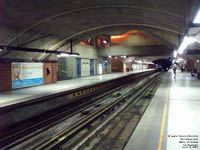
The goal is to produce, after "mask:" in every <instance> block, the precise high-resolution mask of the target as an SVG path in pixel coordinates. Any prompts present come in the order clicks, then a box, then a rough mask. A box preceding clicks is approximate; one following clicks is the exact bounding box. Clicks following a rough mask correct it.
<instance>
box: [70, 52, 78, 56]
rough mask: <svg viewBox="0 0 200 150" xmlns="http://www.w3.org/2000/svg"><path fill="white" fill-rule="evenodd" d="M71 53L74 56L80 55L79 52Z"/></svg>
mask: <svg viewBox="0 0 200 150" xmlns="http://www.w3.org/2000/svg"><path fill="white" fill-rule="evenodd" d="M69 55H70V56H74V57H77V56H79V54H78V53H70V54H69Z"/></svg>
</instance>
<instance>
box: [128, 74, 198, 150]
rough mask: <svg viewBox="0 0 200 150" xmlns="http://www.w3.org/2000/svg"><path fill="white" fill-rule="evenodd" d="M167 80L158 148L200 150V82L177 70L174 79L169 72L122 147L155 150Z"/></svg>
mask: <svg viewBox="0 0 200 150" xmlns="http://www.w3.org/2000/svg"><path fill="white" fill-rule="evenodd" d="M168 81H170V91H169V94H168V110H167V113H166V121H165V128H164V134H163V142H162V147H161V149H162V150H185V149H186V150H187V149H188V150H189V149H192V150H199V149H200V145H199V143H200V138H199V137H200V130H199V126H200V118H199V114H200V92H199V87H200V81H199V80H197V79H196V78H195V77H191V75H190V74H189V73H181V72H177V76H176V78H174V76H173V75H172V72H169V73H167V74H166V75H165V77H164V79H163V82H162V84H161V85H160V87H159V89H158V91H157V92H156V94H155V96H154V98H153V99H152V101H151V103H150V105H149V107H148V108H147V110H146V112H145V114H144V116H143V117H142V119H141V121H140V122H139V124H138V126H137V128H136V130H135V132H134V133H133V134H132V136H131V137H130V140H129V141H128V143H127V145H126V147H125V149H124V150H147V149H148V150H157V149H158V143H159V139H160V132H161V124H162V117H163V111H164V104H165V98H166V96H167V92H166V90H167V84H168ZM193 138H196V139H193ZM192 142H193V143H192ZM194 142H198V143H194ZM184 144H185V145H184ZM189 144H192V146H191V145H190V146H191V147H190V146H189Z"/></svg>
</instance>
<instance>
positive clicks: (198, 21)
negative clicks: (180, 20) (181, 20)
mask: <svg viewBox="0 0 200 150" xmlns="http://www.w3.org/2000/svg"><path fill="white" fill-rule="evenodd" d="M193 23H200V10H199V11H198V13H197V15H196V16H195V18H194V20H193Z"/></svg>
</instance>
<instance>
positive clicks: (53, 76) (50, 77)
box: [43, 62, 57, 84]
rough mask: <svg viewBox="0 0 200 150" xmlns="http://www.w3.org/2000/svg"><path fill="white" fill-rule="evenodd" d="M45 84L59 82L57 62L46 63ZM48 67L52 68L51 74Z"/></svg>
mask: <svg viewBox="0 0 200 150" xmlns="http://www.w3.org/2000/svg"><path fill="white" fill-rule="evenodd" d="M43 66H44V71H43V72H44V84H50V83H55V82H57V71H56V63H48V62H45V63H44V65H43ZM47 67H48V68H49V69H50V74H47Z"/></svg>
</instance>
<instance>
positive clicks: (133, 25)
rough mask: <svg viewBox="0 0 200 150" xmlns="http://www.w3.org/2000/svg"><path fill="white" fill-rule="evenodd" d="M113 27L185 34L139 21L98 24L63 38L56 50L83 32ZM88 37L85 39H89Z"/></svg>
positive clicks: (45, 56) (46, 56)
mask: <svg viewBox="0 0 200 150" xmlns="http://www.w3.org/2000/svg"><path fill="white" fill-rule="evenodd" d="M111 27H122V28H123V27H128V28H133V29H135V28H137V29H138V28H140V29H144V28H152V29H155V30H156V29H159V30H164V31H168V32H172V33H175V34H178V35H183V33H180V32H178V31H175V30H171V29H168V28H163V27H160V26H154V25H151V24H137V23H126V24H124V23H123V24H109V25H102V26H98V27H94V28H89V29H86V30H83V31H80V32H77V33H75V34H73V35H71V36H68V37H65V38H63V39H62V40H61V41H62V44H61V45H59V48H57V49H56V50H59V49H60V48H62V47H63V46H65V45H66V44H68V43H69V42H70V40H71V39H77V38H78V37H79V36H81V35H83V34H86V33H89V32H92V31H96V30H100V29H101V30H103V29H106V28H111ZM98 33H99V34H101V33H100V32H98ZM88 37H89V36H88ZM88 37H86V38H85V39H87V38H88ZM77 41H79V40H77ZM79 42H80V41H79ZM50 56H51V54H48V55H43V56H42V57H40V59H46V58H49V57H50Z"/></svg>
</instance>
